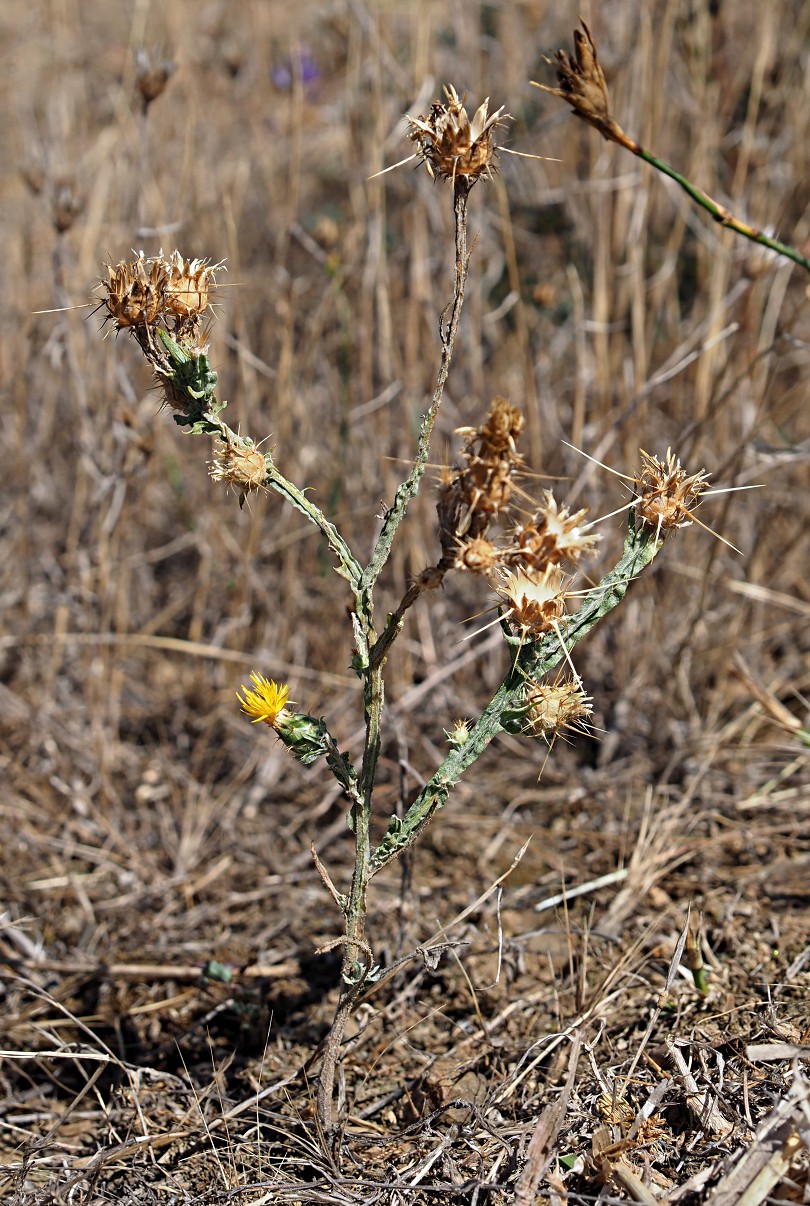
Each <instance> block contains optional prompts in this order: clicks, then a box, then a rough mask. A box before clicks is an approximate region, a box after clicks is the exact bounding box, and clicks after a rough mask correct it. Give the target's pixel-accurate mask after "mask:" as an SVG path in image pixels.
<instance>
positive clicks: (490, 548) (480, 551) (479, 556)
mask: <svg viewBox="0 0 810 1206" xmlns="http://www.w3.org/2000/svg"><path fill="white" fill-rule="evenodd" d="M503 561H504V557H503V553H502V551H501V549H499V548H498V546H497V545H495V544H493V543H492V541H491V540H487V538H486V536H476V537H474V538H473V539H472V540H460V541H459V544H458V556H457V557H456V561H455V566H454V568H455V569H460V570H469V571H470V573H473V574H489V573H491V572H492V571H493V570H494V569H497V567H498V566H499V565H502V564H503Z"/></svg>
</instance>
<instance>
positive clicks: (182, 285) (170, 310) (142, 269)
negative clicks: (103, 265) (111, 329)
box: [100, 251, 223, 342]
mask: <svg viewBox="0 0 810 1206" xmlns="http://www.w3.org/2000/svg"><path fill="white" fill-rule="evenodd" d="M222 268H223V264H222V263H219V264H212V263H210V262H209V261H208V260H184V259H183V257H182V255H181V254H180V252H179V251H173V252H172V254H171V255H170V256H168V257H166V256H164V254H163V252H162V251H161V252H159V254H158V255H156V256H150V257H147V256H145V255H144V253H143V252H142V251H140V252H138V254H137V256H136V258H135V259H134V260H122V261H121V262H120V263H118V264H108V265H107V280H102V281H101V282H100V283H101V287H102V289H103V290H105V291H106V297H105V299H104V302H105V305H106V306H107V309H108V311H109V313H110V315H111V317H112V318H113V321H114V322H115V325H116V327H117V328H118V329H119V330H121V329H122V328H124V327H130V328H142V327H148V326H152V324H154V323H155V322H157V321H158V320H162V322H163V325H165V326H166V327H168V328H169V329H171V330H174V331H176V332H177V334H178V336H179V335H183V336H184V337H185V336H187V337H188V338H191V337H193V336H195V335H196V334H197V327H198V320H199V318H200V316H201V315H202V314H203V313H204V312H205V311H206V310H207V309H208V308H209V306H210V304H211V297H212V294H213V291H214V289H215V287H216V273H217V272H219V271H220V269H222ZM186 342H187V339H186Z"/></svg>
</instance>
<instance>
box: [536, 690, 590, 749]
mask: <svg viewBox="0 0 810 1206" xmlns="http://www.w3.org/2000/svg"><path fill="white" fill-rule="evenodd" d="M525 698H526V719H525V722H524V727H525V729H526V731H528V732H530V733H531V734H532V735H533V736H535V737H545V736H547V735H548V734H549V733H558V732H560V731H561V730H562V729H574V730H577V731H579V732H585V731H587V723H586V722H587V721H588V719H589V717H590V716H591V715H592V714H593V701H592V700H591V698H590V697H589V696H588V695H586V694H585V692H584V691H583V689H582V685H581V683H578V682H567V683H554V684H551V683H535V682H529V683H528V684H527V686H526V697H525Z"/></svg>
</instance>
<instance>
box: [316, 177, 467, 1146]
mask: <svg viewBox="0 0 810 1206" xmlns="http://www.w3.org/2000/svg"><path fill="white" fill-rule="evenodd" d="M471 187H472V186H471V183H470V180H469V179H468V178H467V177H466V176H458V177H457V178H456V180H455V182H454V187H453V215H454V219H455V270H454V278H453V299H452V301H451V302H450V315H449V318H448V320H447V324H446V325H445V322H444V315H442V318H441V325H440V338H441V356H440V360H439V370H438V373H437V375H436V385H435V388H434V390H433V397H432V398H431V402H430V406H429V407H428V409H427V411H426V412H425V414H424V416H423V418H422V425H421V428H420V431H419V442H418V444H417V449H416V456H415V457H414V463H413V468H412V469H411V472H410V473H409V475H408V477H407V479H406V480H405V481H404V482H403V483H402V485H401V486H400V487H399V489H398V490H397V492H396V494H395V496H394V502H393V505H392V507H391V509H390V510H389V511H388V512H387V514H386V516H385V519H384V520H383V525H382V528H381V530H380V535H379V537H378V538H377V543H376V545H375V548H374V553H373V555H372V557H371V560H370V562H369V564H368V567H367V568H366V569H365V570H364V571H363V573H362V574H361V576H360V580H359V582H358V584H357V596H358V609H357V614H356V619H355V636H356V638H357V656H358V659H359V663H360V672H361V674H362V677H363V684H364V690H363V703H364V712H365V726H366V740H365V747H364V750H363V762H362V767H361V770H360V776H359V781H358V798H357V802H356V803H354V804H353V805H352V809H351V813H350V824H351V827H352V829H353V830H354V872H353V874H352V885H351V890H350V892H349V896H348V900H347V902H346V907H345V919H346V932H345V937H344V942H345V948H344V952H343V967H342V972H341V985H340V998H339V1000H338V1004H337V1009H336V1011H335V1017H334V1019H333V1022H332V1026H331V1029H330V1031H329V1035H328V1037H327V1040H326V1046H325V1048H324V1055H323V1062H322V1064H321V1071H320V1076H319V1080H318V1098H317V1106H318V1120H319V1122H320V1125H321V1128H322V1130H323V1133H324V1136H325V1137H326V1139H327V1141H331V1140H333V1139H334V1134H335V1121H334V1086H335V1073H336V1070H337V1065H338V1056H339V1054H340V1045H341V1043H342V1041H343V1035H344V1033H345V1030H346V1023H347V1022H348V1020H349V1017H350V1016H351V1013H352V1010H353V1008H354V1005H355V1003H356V1001H357V998H358V996H359V995H360V993H361V992H362V990H363V986H364V982H365V980H366V979H367V977H368V973H369V972H370V970H371V952H370V950H369V947H368V944H367V943H366V941H365V937H364V935H365V922H366V897H367V894H368V885H369V881H370V879H371V875H372V868H371V836H370V835H371V806H372V794H373V791H374V782H375V779H376V774H377V761H378V759H379V755H380V745H381V725H382V714H383V708H384V705H385V687H384V682H383V668H384V666H385V655H386V653H387V650H388V649H389V647H390V645H391V643H392V641H393V640H394V638H395V637H396V636H397V634H398V632H399V631H400V630H401V628H402V624H403V618H404V615H405V611H406V610H407V608H408V607H409V606H410V605H411V603H413V602H414V601H415V600H416V599H417V598H418V597H419V595H420V594H421V591H422V589H423V588H421V587H417V586H416V584H415V585H413V586H411V587H409V589H408V590H407V591H406V593H405V595H404V597H403V601H402V603H401V604H400V606H399V607H398V608H397V610H396V611H395V612H394V613H393V615H392V616H391V617H389V620H388V622H387V624H386V626H385V629H384V630H383V633H382V635H380V636H379V637H378V636H377V634H376V633H375V631H374V603H373V592H374V585H375V583H376V581H377V578H378V577H379V575H380V572H381V571H382V568H383V566H384V565H385V563H386V561H387V560H388V555H389V553H390V551H391V546H392V544H393V540H394V535H395V533H396V530H397V528H398V527H399V525H400V523H401V522H402V520H403V519H404V518H405V514H406V512H407V509H408V504H409V503H410V501H411V499H412V498H413V497H414V495H415V494H416V492H417V490H418V489H419V483H420V482H421V479H422V476H423V474H424V472H425V468H426V466H427V462H428V455H429V451H430V437H431V434H432V432H433V427H434V424H435V422H436V418H437V416H438V413H439V408H440V406H441V402H442V397H443V394H444V386H445V383H446V381H447V377H448V374H449V372H450V363H451V361H452V358H453V348H454V346H455V341H456V334H457V332H458V324H459V320H460V318H461V309H462V306H463V304H464V289H465V286H466V283H467V269H468V266H469V253H468V250H467V200H468V197H469V192H470V188H471Z"/></svg>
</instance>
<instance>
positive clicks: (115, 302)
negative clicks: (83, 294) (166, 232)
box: [101, 251, 169, 330]
mask: <svg viewBox="0 0 810 1206" xmlns="http://www.w3.org/2000/svg"><path fill="white" fill-rule="evenodd" d="M168 279H169V278H168V271H167V267H166V263H165V261H164V260H163V259H162V258H161V257H158V258H156V259H146V258H145V256H144V254H143V252H142V251H141V252H140V253H139V254H138V257H137V259H135V260H122V261H121V262H120V263H118V264H107V280H106V281H102V282H101V285H102V288H104V289H106V291H107V296H106V298H105V305H106V306H107V309H108V310H109V312H110V316H111V317H112V319H113V321H114V323H115V326H116V329H118V330H120V329H121V328H123V327H139V326H149V325H150V324H151V323H153V322H154V321H155V320H156V319H157V317H158V315H159V314H161V313H162V312H163V308H164V294H165V289H166V285H167V283H168Z"/></svg>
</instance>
